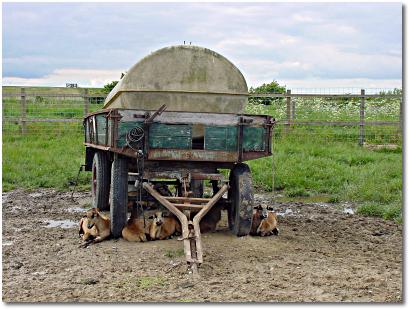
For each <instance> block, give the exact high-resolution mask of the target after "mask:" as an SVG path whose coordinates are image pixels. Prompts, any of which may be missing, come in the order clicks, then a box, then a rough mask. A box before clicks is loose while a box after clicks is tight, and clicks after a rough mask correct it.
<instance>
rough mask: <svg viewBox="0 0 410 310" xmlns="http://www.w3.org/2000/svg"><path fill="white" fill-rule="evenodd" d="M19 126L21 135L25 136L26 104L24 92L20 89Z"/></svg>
mask: <svg viewBox="0 0 410 310" xmlns="http://www.w3.org/2000/svg"><path fill="white" fill-rule="evenodd" d="M20 96H21V97H20V124H21V133H22V134H23V135H25V134H26V133H27V124H26V123H27V122H26V117H27V104H26V90H25V89H24V88H21V94H20Z"/></svg>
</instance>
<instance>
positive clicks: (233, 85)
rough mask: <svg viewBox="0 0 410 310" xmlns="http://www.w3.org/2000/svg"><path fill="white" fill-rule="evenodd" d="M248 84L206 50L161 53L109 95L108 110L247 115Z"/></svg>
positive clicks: (179, 49) (130, 73) (140, 65)
mask: <svg viewBox="0 0 410 310" xmlns="http://www.w3.org/2000/svg"><path fill="white" fill-rule="evenodd" d="M247 98H248V87H247V85H246V81H245V79H244V77H243V75H242V73H241V72H240V71H239V69H238V68H236V67H235V66H234V65H233V64H232V63H231V62H230V61H229V60H228V59H226V58H225V57H223V56H222V55H220V54H218V53H216V52H214V51H211V50H209V49H206V48H202V47H198V46H191V45H179V46H171V47H166V48H162V49H160V50H158V51H156V52H153V53H151V54H150V55H148V56H146V57H144V58H143V59H142V60H141V61H139V62H138V63H136V64H135V65H134V66H133V67H132V68H131V69H129V70H128V72H127V73H126V74H125V75H124V76H123V78H122V79H121V80H120V81H119V82H118V84H117V85H116V86H115V88H114V89H113V90H112V91H111V92H110V93H109V94H108V96H107V98H106V100H105V104H104V108H124V109H139V110H147V111H155V110H157V109H158V108H159V107H161V106H162V105H163V104H166V106H167V108H166V111H186V112H211V113H234V114H237V113H243V110H244V108H245V105H246V103H247V100H248V99H247Z"/></svg>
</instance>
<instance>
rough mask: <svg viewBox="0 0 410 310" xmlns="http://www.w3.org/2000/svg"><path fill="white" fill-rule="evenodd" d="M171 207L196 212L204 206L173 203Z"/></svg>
mask: <svg viewBox="0 0 410 310" xmlns="http://www.w3.org/2000/svg"><path fill="white" fill-rule="evenodd" d="M173 205H174V206H175V207H177V208H178V209H182V210H184V209H185V210H188V209H190V210H196V211H199V210H202V208H203V207H205V205H202V206H201V205H192V204H185V203H173Z"/></svg>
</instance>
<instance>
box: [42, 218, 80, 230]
mask: <svg viewBox="0 0 410 310" xmlns="http://www.w3.org/2000/svg"><path fill="white" fill-rule="evenodd" d="M46 223H47V225H46V226H45V227H47V228H53V227H61V228H72V227H76V226H78V223H77V222H74V221H70V220H61V221H55V220H48V221H47V222H46Z"/></svg>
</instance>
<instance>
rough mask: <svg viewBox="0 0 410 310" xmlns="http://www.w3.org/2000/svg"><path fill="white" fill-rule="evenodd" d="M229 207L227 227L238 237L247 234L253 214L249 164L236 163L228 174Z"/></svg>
mask: <svg viewBox="0 0 410 310" xmlns="http://www.w3.org/2000/svg"><path fill="white" fill-rule="evenodd" d="M229 182H230V191H229V192H228V195H229V198H230V200H231V209H230V210H228V221H229V226H230V227H229V228H230V229H231V231H232V233H233V234H235V235H236V236H238V237H242V236H246V235H249V232H250V230H251V227H252V216H253V203H254V199H253V186H252V175H251V170H250V169H249V166H248V165H246V164H244V163H240V164H237V165H236V166H235V167H234V168H233V169H232V170H231V174H230V176H229Z"/></svg>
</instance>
